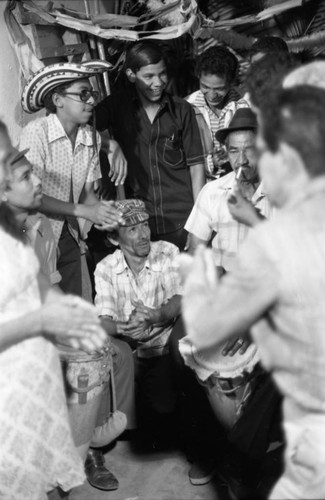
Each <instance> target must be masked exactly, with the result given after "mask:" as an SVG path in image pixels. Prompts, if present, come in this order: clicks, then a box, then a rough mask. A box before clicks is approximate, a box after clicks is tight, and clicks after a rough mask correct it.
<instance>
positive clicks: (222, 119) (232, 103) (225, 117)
mask: <svg viewBox="0 0 325 500" xmlns="http://www.w3.org/2000/svg"><path fill="white" fill-rule="evenodd" d="M186 100H187V101H188V102H189V103H190V104H192V106H194V108H195V109H196V113H199V114H201V115H202V116H203V118H204V120H205V122H206V124H207V125H208V129H209V130H210V133H211V139H212V144H213V148H215V149H219V148H221V147H223V146H222V144H220V142H218V141H217V139H216V137H215V136H216V132H217V131H218V130H220V129H221V128H225V127H228V125H229V123H230V122H231V120H232V117H233V116H234V114H235V112H236V111H237V109H239V108H248V107H249V104H248V102H247V101H246V100H245V99H243V98H241V97H240V94H239V93H238V92H237V91H236V90H235V89H231V90H230V92H229V94H228V97H227V101H226V103H225V106H224V107H223V108H222V109H221V110H220V114H219V115H217V114H216V113H214V111H212V109H211V108H210V106H209V105H208V104H207V102H206V100H205V97H204V94H203V93H202V92H201V90H197V91H196V92H193V94H191V95H189V96H188V97H186ZM205 154H206V164H207V170H208V172H210V174H212V173H213V171H214V165H213V155H212V152H211V151H205Z"/></svg>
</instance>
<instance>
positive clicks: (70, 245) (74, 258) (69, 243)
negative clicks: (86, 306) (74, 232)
mask: <svg viewBox="0 0 325 500" xmlns="http://www.w3.org/2000/svg"><path fill="white" fill-rule="evenodd" d="M57 268H58V271H59V272H60V274H61V276H62V280H61V282H60V283H59V286H60V288H61V290H62V291H63V292H64V293H72V294H74V295H79V297H81V296H82V278H81V255H80V248H79V245H78V243H77V242H76V241H75V240H74V239H73V237H72V236H71V234H70V232H69V230H68V227H67V224H66V223H64V225H63V229H62V233H61V236H60V239H59V258H58V262H57Z"/></svg>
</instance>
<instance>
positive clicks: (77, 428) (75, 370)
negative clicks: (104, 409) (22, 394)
mask: <svg viewBox="0 0 325 500" xmlns="http://www.w3.org/2000/svg"><path fill="white" fill-rule="evenodd" d="M60 358H61V363H62V369H63V377H64V382H65V386H66V394H67V405H68V413H69V420H70V425H71V431H72V436H73V439H74V443H75V445H76V447H77V449H78V451H79V453H80V455H81V456H82V457H83V458H86V454H87V450H88V448H89V444H90V442H91V440H92V436H93V432H94V429H95V428H96V426H97V425H98V423H97V416H98V412H99V407H100V404H101V400H102V396H103V394H104V393H105V394H107V385H108V384H109V380H110V372H111V370H112V356H111V348H110V347H106V348H105V349H104V350H103V352H95V353H92V354H88V353H86V352H84V351H76V350H74V349H70V348H68V347H67V348H66V347H64V348H62V349H60ZM108 442H109V440H108ZM106 444H107V443H106Z"/></svg>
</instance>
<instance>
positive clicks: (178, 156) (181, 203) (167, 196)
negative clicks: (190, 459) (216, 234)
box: [95, 90, 204, 234]
mask: <svg viewBox="0 0 325 500" xmlns="http://www.w3.org/2000/svg"><path fill="white" fill-rule="evenodd" d="M95 110H96V124H97V128H98V129H99V130H104V129H109V130H110V132H111V133H112V135H113V137H114V139H116V140H117V141H118V143H119V144H120V146H121V148H122V150H123V152H124V154H125V156H126V159H127V161H128V176H127V180H126V185H125V189H126V194H127V197H129V198H140V199H142V200H144V201H145V203H146V207H147V210H148V212H149V215H150V226H151V229H152V231H153V233H154V234H165V233H169V232H173V231H176V230H178V229H180V228H182V227H184V224H185V221H186V219H187V217H188V215H189V213H190V211H191V209H192V207H193V193H192V183H191V176H190V172H189V168H190V167H191V166H192V165H196V164H199V163H201V164H203V163H204V158H203V149H202V144H201V139H200V134H199V130H198V126H197V123H196V119H195V113H194V111H193V109H192V107H191V106H190V105H189V104H188V103H187V102H186V101H185V100H184V99H181V98H180V97H175V96H170V95H168V94H165V95H164V97H163V99H162V101H161V106H160V109H159V111H158V113H157V115H156V116H155V118H154V121H153V122H152V123H151V122H150V120H149V118H148V116H147V113H146V112H145V110H144V108H143V106H142V105H141V102H140V101H139V99H138V97H137V93H136V91H134V90H133V91H132V90H130V91H128V92H126V91H125V92H124V93H117V94H116V95H115V94H113V95H111V96H109V97H107V98H105V99H104V100H103V101H102V102H100V103H99V104H98V105H97V106H96V108H95Z"/></svg>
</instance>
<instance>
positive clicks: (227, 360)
mask: <svg viewBox="0 0 325 500" xmlns="http://www.w3.org/2000/svg"><path fill="white" fill-rule="evenodd" d="M224 347H225V346H224V345H222V346H221V347H220V349H219V350H218V352H217V354H216V359H215V360H214V363H213V365H214V366H216V370H215V372H214V373H213V374H212V375H210V377H209V378H208V379H207V380H206V381H205V382H201V383H202V385H203V386H204V388H205V390H206V393H207V396H208V399H209V402H210V404H211V407H212V410H213V412H214V414H215V415H216V417H217V418H218V420H219V422H220V423H221V424H222V425H223V426H224V427H225V428H226V429H231V428H232V427H233V426H234V425H235V423H236V422H237V420H238V419H239V417H240V416H241V414H242V412H243V411H244V408H245V406H246V405H247V403H248V402H249V400H250V398H251V396H252V394H253V392H254V389H255V387H256V385H257V380H258V374H259V354H258V351H257V348H256V346H255V344H250V346H249V347H248V349H247V350H246V351H245V353H243V354H239V352H238V351H237V353H236V354H234V355H233V356H229V355H226V356H224V355H223V354H222V351H223V349H224Z"/></svg>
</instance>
